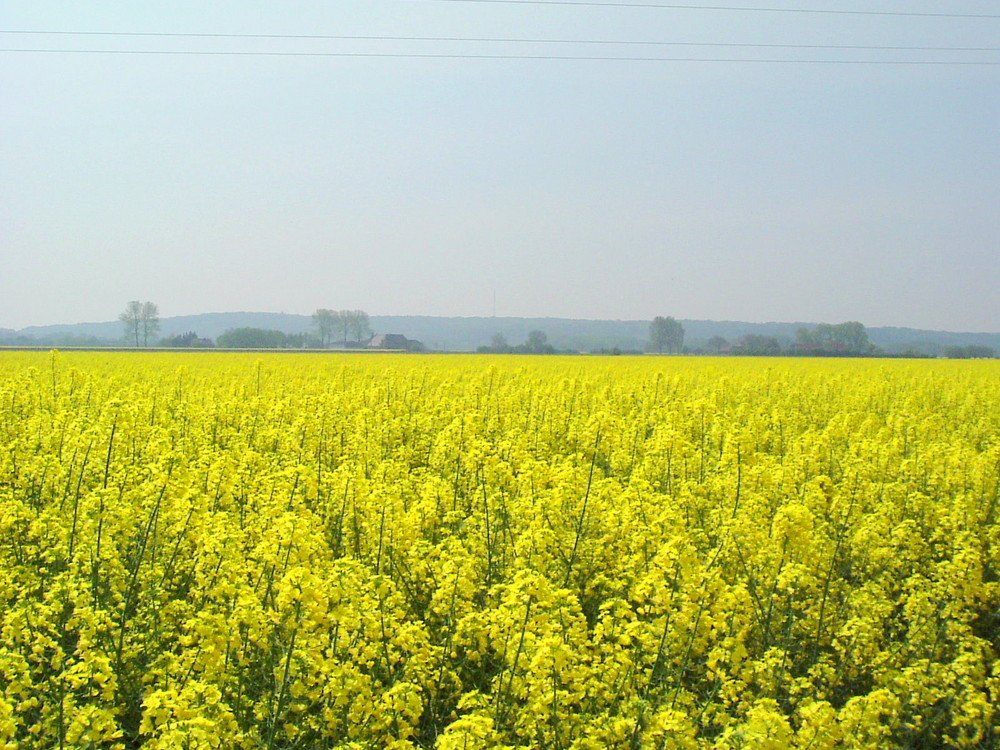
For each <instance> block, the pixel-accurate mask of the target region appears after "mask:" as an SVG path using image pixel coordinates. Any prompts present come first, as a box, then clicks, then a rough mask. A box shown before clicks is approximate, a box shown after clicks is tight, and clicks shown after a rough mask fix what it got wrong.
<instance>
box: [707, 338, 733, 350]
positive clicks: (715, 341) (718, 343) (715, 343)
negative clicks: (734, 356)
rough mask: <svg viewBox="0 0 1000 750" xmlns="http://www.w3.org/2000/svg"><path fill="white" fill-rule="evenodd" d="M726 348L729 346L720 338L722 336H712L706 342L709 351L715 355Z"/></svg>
mask: <svg viewBox="0 0 1000 750" xmlns="http://www.w3.org/2000/svg"><path fill="white" fill-rule="evenodd" d="M727 346H729V342H728V341H726V339H724V338H722V336H712V338H710V339H709V340H708V348H709V350H710V351H713V352H715V353H716V354H718V353H719V352H721V351H722V350H723V349H725V348H726V347H727Z"/></svg>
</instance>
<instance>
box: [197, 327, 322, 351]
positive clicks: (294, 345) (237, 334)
mask: <svg viewBox="0 0 1000 750" xmlns="http://www.w3.org/2000/svg"><path fill="white" fill-rule="evenodd" d="M215 343H216V345H218V346H220V347H222V348H223V349H311V348H316V346H317V344H318V339H317V338H316V337H315V336H312V335H311V334H308V333H285V332H284V331H274V330H271V329H268V328H230V329H229V330H228V331H226V332H225V333H223V334H221V335H220V336H219V337H218V338H217V339H216V340H215Z"/></svg>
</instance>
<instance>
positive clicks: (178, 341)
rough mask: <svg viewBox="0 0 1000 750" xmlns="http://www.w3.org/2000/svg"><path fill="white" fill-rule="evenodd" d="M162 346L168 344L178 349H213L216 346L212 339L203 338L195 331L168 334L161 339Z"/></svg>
mask: <svg viewBox="0 0 1000 750" xmlns="http://www.w3.org/2000/svg"><path fill="white" fill-rule="evenodd" d="M160 346H168V347H171V348H177V349H211V348H212V347H214V346H215V343H214V342H213V341H212V339H203V338H201V337H200V336H198V334H197V333H195V332H194V331H188V332H187V333H178V334H177V335H176V336H167V338H165V339H160Z"/></svg>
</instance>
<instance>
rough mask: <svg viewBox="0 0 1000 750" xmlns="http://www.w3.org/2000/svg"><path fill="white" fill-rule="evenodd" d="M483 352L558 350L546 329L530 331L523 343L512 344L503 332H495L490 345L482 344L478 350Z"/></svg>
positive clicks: (525, 352) (541, 352)
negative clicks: (551, 342)
mask: <svg viewBox="0 0 1000 750" xmlns="http://www.w3.org/2000/svg"><path fill="white" fill-rule="evenodd" d="M477 351H478V352H479V353H481V354H557V353H558V352H557V350H556V348H555V347H554V346H552V344H550V343H549V338H548V336H547V335H546V334H545V332H544V331H539V330H534V331H530V332H529V333H528V338H527V339H525V341H524V343H523V344H517V345H516V346H511V345H510V344H509V343H507V339H506V337H505V336H504V335H503V334H502V333H495V334H493V338H492V339H490V343H489V346H481V347H479V349H478V350H477Z"/></svg>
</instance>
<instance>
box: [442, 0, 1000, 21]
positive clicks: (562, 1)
mask: <svg viewBox="0 0 1000 750" xmlns="http://www.w3.org/2000/svg"><path fill="white" fill-rule="evenodd" d="M426 1H427V2H439V3H492V4H494V5H567V6H592V7H599V8H666V9H669V10H711V11H719V10H722V11H746V12H748V13H820V14H826V15H837V16H900V17H911V18H1000V14H996V13H934V12H926V13H925V12H919V11H888V10H841V9H836V8H768V7H760V6H739V5H678V4H674V3H640V2H606V1H604V0H426Z"/></svg>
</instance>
